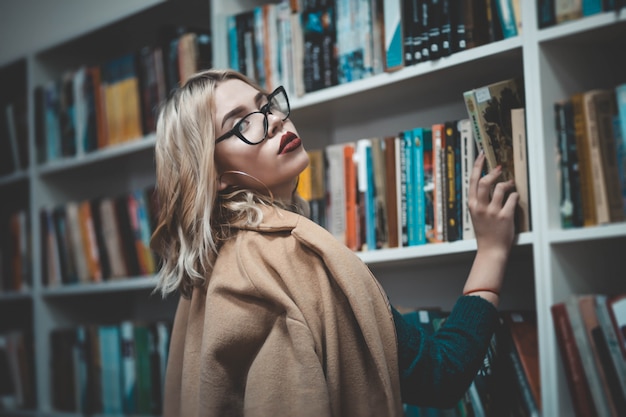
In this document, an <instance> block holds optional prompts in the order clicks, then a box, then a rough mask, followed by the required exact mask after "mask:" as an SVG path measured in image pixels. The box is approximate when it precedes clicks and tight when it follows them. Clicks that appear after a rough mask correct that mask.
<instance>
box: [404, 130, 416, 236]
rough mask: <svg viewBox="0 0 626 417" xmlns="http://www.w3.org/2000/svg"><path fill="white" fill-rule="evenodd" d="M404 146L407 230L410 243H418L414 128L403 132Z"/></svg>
mask: <svg viewBox="0 0 626 417" xmlns="http://www.w3.org/2000/svg"><path fill="white" fill-rule="evenodd" d="M402 138H403V147H404V161H405V165H404V172H405V178H406V230H407V239H408V245H409V246H412V245H416V244H417V225H416V223H417V222H416V220H417V214H416V210H417V204H416V196H417V193H416V191H415V188H416V183H415V154H416V151H415V149H414V148H415V139H414V137H413V131H412V130H406V131H404V132H403V134H402Z"/></svg>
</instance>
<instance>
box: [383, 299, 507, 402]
mask: <svg viewBox="0 0 626 417" xmlns="http://www.w3.org/2000/svg"><path fill="white" fill-rule="evenodd" d="M393 314H394V322H395V326H396V330H397V333H398V355H399V361H400V362H399V367H400V384H401V390H402V401H403V402H405V403H408V404H414V405H420V406H433V407H446V408H447V407H453V406H454V405H456V403H457V402H458V401H459V400H460V399H461V397H462V396H463V394H464V393H465V391H467V389H468V388H469V385H470V384H471V382H472V380H473V379H474V377H475V376H476V373H477V372H478V369H479V368H480V365H481V364H482V361H483V358H484V356H485V354H486V353H487V347H488V346H489V343H490V341H491V337H492V335H493V334H494V332H495V330H496V326H497V323H498V313H497V310H496V309H495V307H494V306H493V305H492V304H491V303H489V302H487V301H485V300H483V299H482V298H480V297H472V296H464V297H461V298H460V299H459V300H458V301H457V303H456V304H455V306H454V308H453V309H452V311H451V313H450V315H449V316H448V318H447V319H446V321H445V323H444V325H443V326H442V327H441V328H440V329H439V331H437V332H435V333H434V334H432V335H425V332H424V331H423V329H421V328H419V326H413V325H411V324H409V323H408V322H406V321H405V320H404V318H403V316H402V315H401V314H400V313H399V312H398V311H396V310H395V309H394V311H393Z"/></svg>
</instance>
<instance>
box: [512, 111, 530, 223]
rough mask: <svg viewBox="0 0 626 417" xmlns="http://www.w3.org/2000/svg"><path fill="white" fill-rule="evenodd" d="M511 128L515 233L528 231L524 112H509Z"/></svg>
mask: <svg viewBox="0 0 626 417" xmlns="http://www.w3.org/2000/svg"><path fill="white" fill-rule="evenodd" d="M511 127H512V134H513V160H514V163H513V170H514V178H515V190H516V191H517V193H518V194H519V199H518V213H517V216H516V227H517V232H518V233H522V232H528V231H530V200H529V198H530V196H529V191H528V159H527V150H526V117H525V110H524V109H523V108H521V109H512V110H511Z"/></svg>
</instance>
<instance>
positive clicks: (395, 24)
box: [383, 0, 404, 72]
mask: <svg viewBox="0 0 626 417" xmlns="http://www.w3.org/2000/svg"><path fill="white" fill-rule="evenodd" d="M383 4H384V14H383V16H384V30H385V37H384V39H385V41H384V47H385V71H387V72H390V71H396V70H398V69H400V68H402V67H403V66H404V59H403V57H404V51H403V49H404V48H403V41H402V39H403V30H402V5H401V2H400V0H392V1H385V2H384V3H383Z"/></svg>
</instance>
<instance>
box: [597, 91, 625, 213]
mask: <svg viewBox="0 0 626 417" xmlns="http://www.w3.org/2000/svg"><path fill="white" fill-rule="evenodd" d="M594 104H595V108H596V114H597V117H596V126H597V131H598V142H599V143H598V147H599V148H600V158H601V164H602V175H603V178H604V184H605V187H606V201H607V209H608V217H609V222H620V221H623V220H624V207H623V202H622V198H621V186H620V179H619V175H620V173H619V168H618V165H617V160H618V159H617V140H616V136H615V133H614V129H613V119H614V117H615V114H616V111H617V109H616V107H615V92H614V90H604V91H603V93H602V94H600V95H599V96H597V97H596V98H595V101H594Z"/></svg>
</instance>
